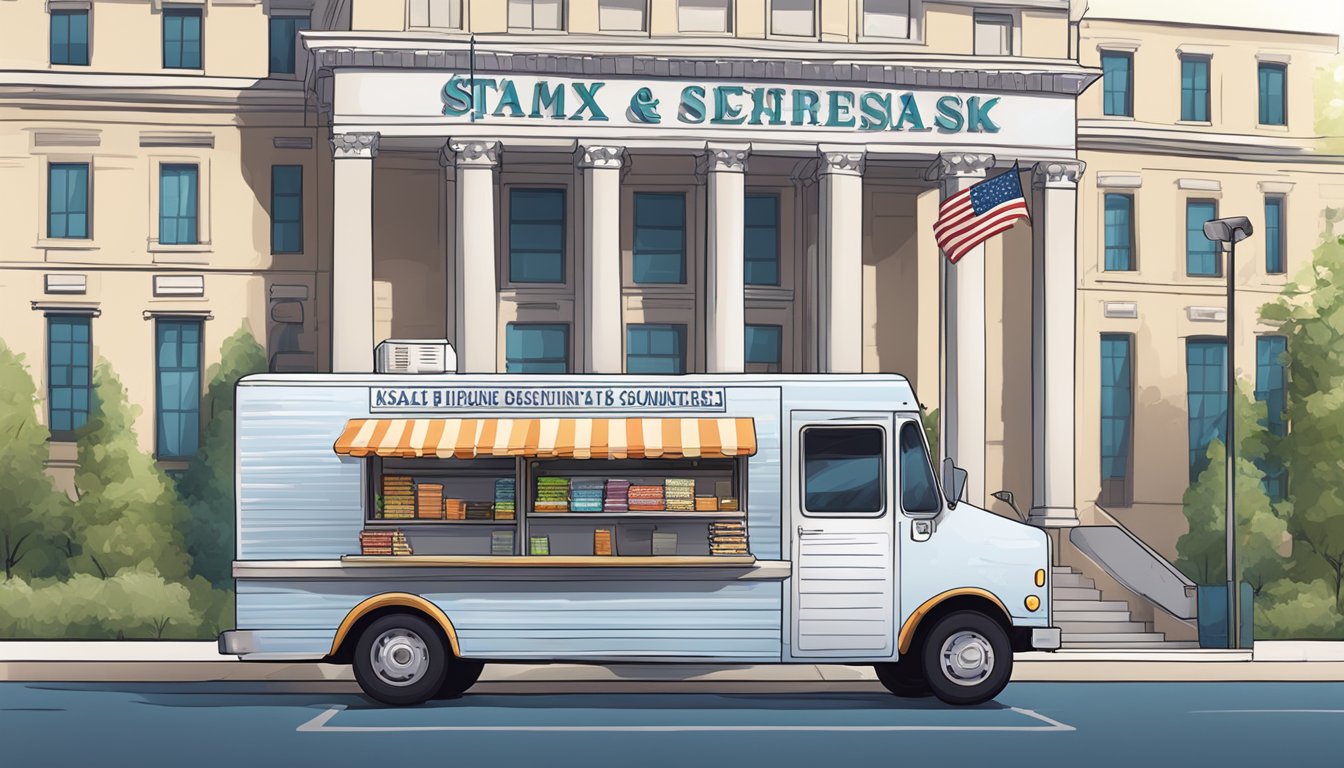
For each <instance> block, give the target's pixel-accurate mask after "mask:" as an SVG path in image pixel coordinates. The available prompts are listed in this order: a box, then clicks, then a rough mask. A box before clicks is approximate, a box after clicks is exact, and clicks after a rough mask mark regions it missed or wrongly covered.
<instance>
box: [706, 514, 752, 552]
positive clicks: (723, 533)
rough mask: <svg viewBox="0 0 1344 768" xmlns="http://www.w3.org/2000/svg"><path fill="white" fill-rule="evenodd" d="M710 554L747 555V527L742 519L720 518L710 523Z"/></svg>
mask: <svg viewBox="0 0 1344 768" xmlns="http://www.w3.org/2000/svg"><path fill="white" fill-rule="evenodd" d="M709 554H711V555H746V554H750V553H749V552H748V551H747V527H746V525H745V524H743V522H742V521H741V520H720V521H716V522H713V523H710V524H709Z"/></svg>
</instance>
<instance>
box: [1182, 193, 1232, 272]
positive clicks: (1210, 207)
mask: <svg viewBox="0 0 1344 768" xmlns="http://www.w3.org/2000/svg"><path fill="white" fill-rule="evenodd" d="M1216 218H1218V203H1216V202H1215V201H1213V200H1187V201H1186V202H1185V273H1186V274H1187V275H1189V276H1191V277H1218V276H1219V275H1221V274H1222V273H1223V271H1222V266H1223V265H1222V261H1221V260H1220V259H1219V258H1218V244H1217V243H1215V242H1213V241H1212V240H1210V239H1208V238H1207V237H1205V236H1204V222H1206V221H1211V220H1213V219H1216Z"/></svg>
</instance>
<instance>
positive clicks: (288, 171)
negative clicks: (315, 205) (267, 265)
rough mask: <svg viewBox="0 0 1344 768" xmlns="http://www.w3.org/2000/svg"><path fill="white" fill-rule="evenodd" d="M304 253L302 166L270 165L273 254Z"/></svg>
mask: <svg viewBox="0 0 1344 768" xmlns="http://www.w3.org/2000/svg"><path fill="white" fill-rule="evenodd" d="M302 251H303V166H301V165H273V166H271V253H301V252H302Z"/></svg>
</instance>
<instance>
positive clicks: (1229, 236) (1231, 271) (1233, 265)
mask: <svg viewBox="0 0 1344 768" xmlns="http://www.w3.org/2000/svg"><path fill="white" fill-rule="evenodd" d="M1252 231H1253V229H1252V227H1251V220H1250V219H1248V218H1246V217H1245V216H1231V217H1229V218H1226V219H1214V220H1212V221H1206V222H1204V236H1205V237H1207V238H1208V239H1210V240H1212V241H1214V242H1215V243H1218V249H1219V250H1220V251H1221V250H1225V251H1227V269H1226V272H1227V342H1226V345H1227V414H1226V416H1225V417H1224V418H1225V419H1226V420H1227V422H1226V423H1227V435H1226V438H1227V442H1226V448H1227V450H1226V452H1225V453H1226V456H1227V472H1226V474H1227V478H1226V479H1227V517H1226V520H1225V522H1224V523H1223V527H1224V529H1225V532H1226V536H1227V641H1228V646H1229V647H1231V648H1240V647H1241V601H1240V600H1238V597H1239V595H1238V590H1237V538H1236V534H1237V422H1236V420H1235V419H1234V418H1233V417H1232V416H1233V411H1234V410H1235V408H1236V402H1237V401H1236V396H1237V365H1236V360H1237V356H1236V349H1237V345H1236V343H1235V341H1236V328H1237V324H1236V323H1237V302H1236V285H1237V243H1239V242H1241V241H1242V240H1245V239H1246V238H1248V237H1250V236H1251V232H1252Z"/></svg>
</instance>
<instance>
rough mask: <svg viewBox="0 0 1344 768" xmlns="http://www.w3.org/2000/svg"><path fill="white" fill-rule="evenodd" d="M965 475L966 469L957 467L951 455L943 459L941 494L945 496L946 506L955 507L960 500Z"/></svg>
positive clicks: (964, 487) (963, 488)
mask: <svg viewBox="0 0 1344 768" xmlns="http://www.w3.org/2000/svg"><path fill="white" fill-rule="evenodd" d="M967 477H968V475H967V474H966V470H964V469H962V468H961V467H958V466H957V465H956V464H955V463H954V462H953V461H952V457H951V456H949V457H947V458H945V459H943V494H944V495H946V496H947V503H948V506H950V507H955V506H957V502H959V501H961V494H962V493H963V492H965V490H966V478H967Z"/></svg>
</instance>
